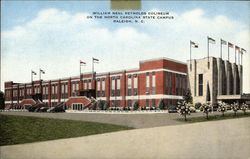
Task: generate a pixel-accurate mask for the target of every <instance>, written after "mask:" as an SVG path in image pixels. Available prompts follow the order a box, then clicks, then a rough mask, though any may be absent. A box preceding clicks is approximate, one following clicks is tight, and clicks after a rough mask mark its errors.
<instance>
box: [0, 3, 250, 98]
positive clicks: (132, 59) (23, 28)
mask: <svg viewBox="0 0 250 159" xmlns="http://www.w3.org/2000/svg"><path fill="white" fill-rule="evenodd" d="M1 3H2V5H1V7H2V8H1V53H2V66H1V70H2V71H1V74H2V78H1V90H3V89H4V87H3V84H4V82H5V81H14V82H30V80H31V79H30V78H31V77H30V76H31V75H30V73H31V70H34V71H36V72H38V70H39V68H41V69H43V70H45V72H46V73H45V74H44V75H42V78H43V79H44V80H50V79H58V78H63V77H70V76H75V75H79V60H82V61H84V62H86V63H87V65H86V66H85V67H83V68H82V72H83V73H84V72H91V59H92V57H95V58H98V59H99V60H100V62H99V63H98V64H96V65H95V71H97V73H98V72H107V71H114V70H122V69H130V68H138V67H139V61H141V60H147V59H151V58H158V57H167V58H172V59H175V60H179V61H182V62H186V61H187V60H188V59H189V42H190V40H192V41H194V42H197V43H198V44H199V48H197V49H195V48H194V49H192V57H193V58H197V59H199V58H203V57H206V56H207V36H210V37H212V38H214V39H215V40H216V44H211V45H210V56H214V57H219V56H220V38H222V39H223V40H226V41H229V42H231V43H233V44H236V45H237V46H239V47H242V48H244V49H245V50H247V53H246V54H244V56H243V77H244V78H243V92H245V93H250V69H249V68H250V56H249V51H250V48H249V47H250V45H249V44H250V2H247V1H238V2H236V1H228V2H226V1H219V2H217V1H210V2H209V1H205V2H201V1H176V2H173V1H158V2H155V1H142V8H141V10H139V11H162V12H169V13H170V15H172V16H174V19H172V20H147V21H146V22H145V23H143V24H117V23H112V21H111V20H103V19H102V20H98V19H87V16H88V15H91V14H92V12H96V11H115V10H110V2H109V1H102V2H101V1H94V2H93V1H92V2H91V1H73V2H71V1H1ZM128 11H129V10H128ZM222 51H223V58H224V59H226V58H227V47H226V46H223V47H222ZM230 61H231V62H234V50H233V49H230ZM34 80H38V76H34Z"/></svg>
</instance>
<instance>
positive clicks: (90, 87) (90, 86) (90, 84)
mask: <svg viewBox="0 0 250 159" xmlns="http://www.w3.org/2000/svg"><path fill="white" fill-rule="evenodd" d="M89 89H92V83H91V79H89Z"/></svg>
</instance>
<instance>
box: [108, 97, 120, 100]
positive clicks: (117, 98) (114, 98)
mask: <svg viewBox="0 0 250 159" xmlns="http://www.w3.org/2000/svg"><path fill="white" fill-rule="evenodd" d="M109 100H122V96H118V97H110V98H109Z"/></svg>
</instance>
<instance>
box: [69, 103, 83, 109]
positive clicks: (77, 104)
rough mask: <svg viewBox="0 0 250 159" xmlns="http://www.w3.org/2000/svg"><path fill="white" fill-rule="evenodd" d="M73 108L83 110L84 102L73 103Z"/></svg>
mask: <svg viewBox="0 0 250 159" xmlns="http://www.w3.org/2000/svg"><path fill="white" fill-rule="evenodd" d="M72 108H73V110H83V104H82V103H74V104H72Z"/></svg>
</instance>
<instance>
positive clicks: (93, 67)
mask: <svg viewBox="0 0 250 159" xmlns="http://www.w3.org/2000/svg"><path fill="white" fill-rule="evenodd" d="M92 79H94V58H93V57H92Z"/></svg>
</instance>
